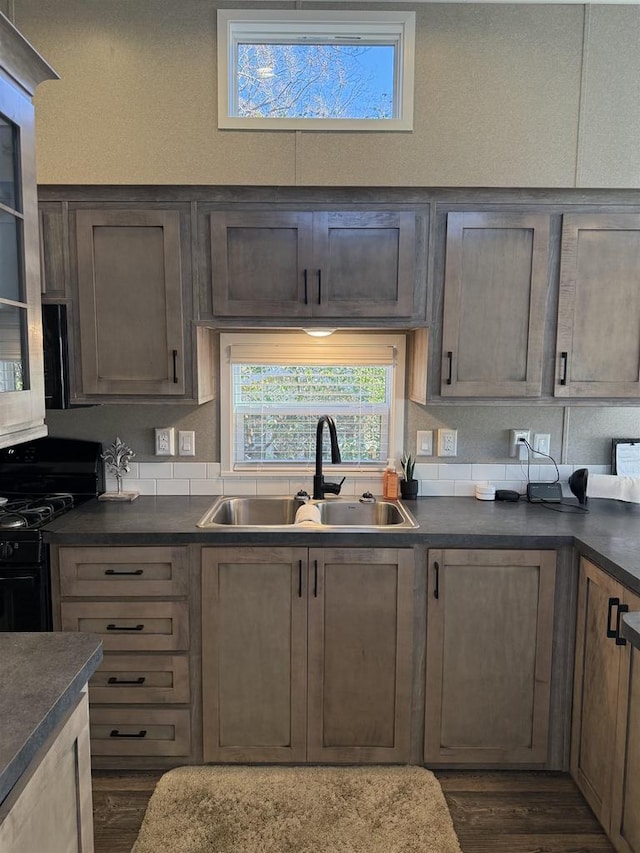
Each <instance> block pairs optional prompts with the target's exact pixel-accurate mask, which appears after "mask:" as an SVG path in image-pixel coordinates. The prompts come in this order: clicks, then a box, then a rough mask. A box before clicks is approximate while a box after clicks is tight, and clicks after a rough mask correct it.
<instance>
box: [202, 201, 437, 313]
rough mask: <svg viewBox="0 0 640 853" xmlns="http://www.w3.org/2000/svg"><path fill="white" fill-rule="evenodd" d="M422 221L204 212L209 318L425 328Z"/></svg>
mask: <svg viewBox="0 0 640 853" xmlns="http://www.w3.org/2000/svg"><path fill="white" fill-rule="evenodd" d="M422 221H423V220H422V219H420V218H418V217H417V216H416V213H415V212H413V211H407V210H401V211H390V210H377V211H372V210H349V211H345V210H331V211H328V210H322V211H314V212H311V211H305V210H290V209H278V208H277V206H275V207H274V206H272V207H271V209H270V210H260V211H254V210H233V211H229V210H225V211H212V212H211V213H210V238H211V246H210V251H211V273H210V275H211V287H212V296H211V313H212V316H213V317H214V318H217V317H222V318H232V317H242V318H247V317H252V318H257V319H263V320H264V319H265V318H274V319H278V320H279V321H284V322H285V323H286V322H287V321H289V322H291V321H292V320H293V321H294V322H295V321H300V320H308V319H327V320H330V321H331V323H332V324H334V325H345V324H347V325H349V324H350V325H353V324H354V321H355V324H356V325H357V324H358V321H373V322H374V324H375V325H381V324H383V325H393V323H394V321H402V320H404V321H405V322H406V321H407V320H410V319H412V318H419V317H420V315H422V317H421V319H422V321H423V322H424V304H425V299H424V292H425V290H426V281H422V286H421V287H420V286H419V285H418V280H419V275H418V274H417V273H418V270H419V269H420V267H421V264H420V259H419V257H418V253H419V251H420V248H421V247H423V241H422V240H420V239H419V234H418V231H419V229H420V227H421V224H422ZM423 277H424V272H423Z"/></svg>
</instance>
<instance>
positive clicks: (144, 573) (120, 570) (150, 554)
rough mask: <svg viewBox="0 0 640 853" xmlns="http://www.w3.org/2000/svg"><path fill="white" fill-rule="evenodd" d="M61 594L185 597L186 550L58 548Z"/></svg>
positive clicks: (64, 595) (186, 579) (187, 578)
mask: <svg viewBox="0 0 640 853" xmlns="http://www.w3.org/2000/svg"><path fill="white" fill-rule="evenodd" d="M58 562H59V568H60V594H61V596H62V597H63V598H65V597H67V596H76V595H82V596H87V597H90V598H96V597H99V596H100V597H101V596H126V597H129V596H134V595H135V596H138V595H139V596H144V597H149V596H152V595H158V596H163V597H167V596H173V595H186V594H187V590H188V584H189V572H188V563H187V549H186V548H60V549H59V550H58Z"/></svg>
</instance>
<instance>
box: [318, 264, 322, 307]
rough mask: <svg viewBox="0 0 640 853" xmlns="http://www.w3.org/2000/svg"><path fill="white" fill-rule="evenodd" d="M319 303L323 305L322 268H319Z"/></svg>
mask: <svg viewBox="0 0 640 853" xmlns="http://www.w3.org/2000/svg"><path fill="white" fill-rule="evenodd" d="M318 305H322V270H318Z"/></svg>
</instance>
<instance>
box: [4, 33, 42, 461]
mask: <svg viewBox="0 0 640 853" xmlns="http://www.w3.org/2000/svg"><path fill="white" fill-rule="evenodd" d="M3 37H4V36H3ZM16 40H17V36H16ZM14 49H15V51H16V52H15V54H14V53H13V51H14ZM22 50H24V48H22V49H19V48H18V47H16V46H15V45H12V38H11V37H9V38H8V41H7V43H6V45H5V49H4V50H3V56H2V57H0V65H5V64H6V63H5V60H6V59H7V58H10V57H12V56H13V57H14V58H15V59H17V58H18V57H19V56H20V55H21V52H22ZM19 61H22V60H19ZM26 61H27V62H28V61H29V60H28V59H27V60H26ZM23 70H24V69H23ZM22 73H23V71H21V72H20V73H19V74H18V78H20V79H22ZM8 79H9V78H8V75H6V74H5V73H4V71H3V72H2V77H1V78H0V148H1V150H2V158H1V167H0V168H1V180H0V271H1V274H0V447H7V446H9V445H11V444H16V443H18V442H21V441H27V440H29V439H32V438H39V437H40V436H43V435H46V433H47V429H46V426H45V424H44V417H45V407H44V369H43V361H42V317H41V310H40V267H39V253H38V208H37V199H36V168H35V167H36V164H35V139H34V116H33V105H32V103H31V100H30V99H29V98H28V97H26V95H25V94H24V93H23V92H22V90H20V89H18V88H17V87H15V88H14V86H13V85H11V84H10V83H9V82H8Z"/></svg>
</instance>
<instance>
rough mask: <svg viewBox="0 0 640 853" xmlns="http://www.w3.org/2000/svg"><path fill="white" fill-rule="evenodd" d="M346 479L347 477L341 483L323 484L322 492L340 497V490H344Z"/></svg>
mask: <svg viewBox="0 0 640 853" xmlns="http://www.w3.org/2000/svg"><path fill="white" fill-rule="evenodd" d="M346 479H347V478H346V477H343V478H342V479H341V480H340V482H339V483H323V484H322V491H323V492H328V493H329V494H331V495H339V494H340V489H341V488H342V484H343V483H344V481H345V480H346Z"/></svg>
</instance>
